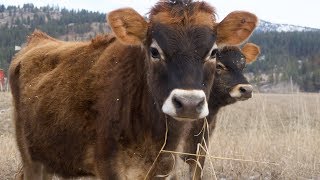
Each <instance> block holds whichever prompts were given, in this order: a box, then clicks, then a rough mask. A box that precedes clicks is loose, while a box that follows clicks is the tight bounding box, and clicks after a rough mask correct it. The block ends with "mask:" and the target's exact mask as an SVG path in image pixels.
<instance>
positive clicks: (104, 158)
mask: <svg viewBox="0 0 320 180" xmlns="http://www.w3.org/2000/svg"><path fill="white" fill-rule="evenodd" d="M97 142H98V143H97V145H96V153H95V154H96V161H97V172H96V174H97V175H98V177H99V179H102V180H118V179H119V175H118V174H117V170H116V169H115V168H116V167H115V164H116V162H115V159H114V158H115V156H116V152H117V150H118V146H117V143H116V141H115V139H113V138H103V137H99V138H98V140H97Z"/></svg>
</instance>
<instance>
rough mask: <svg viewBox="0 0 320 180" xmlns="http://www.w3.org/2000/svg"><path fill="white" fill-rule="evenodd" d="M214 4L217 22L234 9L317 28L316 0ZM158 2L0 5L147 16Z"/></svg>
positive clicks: (11, 1)
mask: <svg viewBox="0 0 320 180" xmlns="http://www.w3.org/2000/svg"><path fill="white" fill-rule="evenodd" d="M206 1H207V2H209V3H210V4H211V5H213V6H214V7H215V8H216V10H217V13H218V16H219V19H220V20H221V19H223V17H225V16H226V15H227V14H228V13H229V12H231V11H234V10H246V11H250V12H252V13H255V14H256V15H257V16H258V17H259V18H260V19H263V20H267V21H271V22H274V23H285V24H293V25H300V26H308V27H314V28H320V10H319V7H320V1H319V0H305V1H301V0H300V1H298V0H206ZM155 2H157V0H0V4H5V5H20V6H22V5H23V4H24V3H33V4H35V5H36V6H44V5H48V4H49V5H59V6H60V7H66V8H68V9H88V10H92V11H100V12H109V11H112V10H113V9H117V8H120V7H133V8H134V9H136V10H137V11H138V12H140V13H141V14H142V15H143V14H145V13H147V12H148V11H149V9H150V7H152V5H153V4H155Z"/></svg>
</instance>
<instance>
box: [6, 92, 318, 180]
mask: <svg viewBox="0 0 320 180" xmlns="http://www.w3.org/2000/svg"><path fill="white" fill-rule="evenodd" d="M11 117H12V106H11V98H10V94H8V93H3V92H0V154H1V155H0V179H1V180H6V179H12V178H13V177H14V174H15V173H16V172H17V170H18V167H19V164H20V159H19V154H18V151H17V148H16V143H15V139H14V127H13V124H12V121H11ZM213 134H214V135H213V138H212V139H211V141H210V147H211V148H210V154H211V156H213V158H211V162H212V164H213V169H212V167H211V165H210V163H209V162H210V160H209V159H207V161H206V166H205V168H204V179H214V178H215V177H216V178H217V179H221V180H222V179H223V180H227V179H320V138H319V137H320V94H303V93H298V94H282V95H279V94H255V95H254V97H253V98H252V99H250V100H248V101H244V102H238V103H236V104H234V105H231V106H228V107H227V108H224V109H222V111H221V112H220V113H219V117H218V122H217V128H216V129H215V131H214V133H213ZM228 158H230V159H228ZM245 160H249V161H245ZM253 161H255V162H253ZM265 162H269V163H265Z"/></svg>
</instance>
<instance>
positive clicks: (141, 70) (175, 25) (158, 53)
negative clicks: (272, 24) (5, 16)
mask: <svg viewBox="0 0 320 180" xmlns="http://www.w3.org/2000/svg"><path fill="white" fill-rule="evenodd" d="M189 3H190V4H188V6H184V5H185V4H183V3H182V4H180V1H179V2H178V3H176V2H171V1H170V2H164V1H163V2H160V3H159V4H158V5H157V6H156V7H155V8H154V9H153V10H152V13H151V17H150V19H151V23H150V24H149V25H148V23H147V22H145V20H144V19H143V18H142V17H141V16H140V15H138V14H137V13H136V12H135V11H133V10H132V9H123V10H118V11H114V12H112V13H110V16H109V22H110V24H111V27H112V29H113V31H114V32H115V35H105V36H99V37H97V38H95V39H93V40H92V41H90V42H63V41H59V40H56V39H53V38H51V37H49V36H47V35H46V34H44V33H42V32H35V33H34V34H33V35H32V36H31V37H30V38H29V42H28V44H27V46H26V47H25V48H24V49H22V50H21V51H20V52H19V53H18V54H17V55H16V57H15V59H14V60H13V62H12V64H11V66H10V85H11V88H12V94H13V100H14V106H15V124H16V135H17V142H18V147H19V150H20V152H21V155H22V161H23V166H24V167H23V168H24V169H23V170H24V171H23V172H24V174H23V176H24V178H25V179H41V178H43V179H46V178H50V176H51V175H52V174H53V173H55V174H58V175H61V176H63V177H78V176H85V175H90V176H96V177H99V178H101V179H143V178H145V177H146V178H148V179H149V178H153V177H155V176H157V175H160V176H161V175H167V176H163V177H168V178H174V177H175V175H174V174H172V173H171V172H173V170H177V171H178V169H177V168H176V167H173V164H174V163H175V161H176V159H177V158H176V157H174V156H172V155H171V154H168V153H163V154H161V155H160V156H159V158H158V159H156V157H157V155H158V153H159V151H160V150H161V148H162V146H163V144H164V139H165V135H166V130H168V135H167V139H166V144H165V146H164V148H165V149H166V150H172V151H183V152H189V153H196V149H197V144H198V143H201V140H202V137H201V136H194V135H195V134H198V133H199V132H200V131H201V129H202V127H203V123H204V119H203V117H204V116H206V115H207V113H208V111H206V109H207V98H208V97H209V92H210V89H211V86H212V83H213V77H214V70H215V59H214V58H213V56H212V54H211V52H212V50H213V47H215V46H216V45H215V46H214V42H215V41H216V42H219V43H221V44H223V45H224V44H237V43H240V42H241V41H243V40H244V39H246V38H247V37H248V36H249V35H250V34H251V32H252V31H253V29H254V28H255V26H256V17H255V16H254V15H252V14H249V13H240V14H241V15H242V16H241V18H238V17H237V16H235V15H234V14H233V15H230V16H229V17H228V18H226V20H224V21H223V22H222V23H220V24H219V25H218V26H217V24H216V23H215V21H214V20H215V19H214V18H213V17H212V14H213V10H212V8H210V7H209V6H207V5H206V4H205V3H195V4H193V2H191V1H190V2H189ZM175 8H176V9H175ZM175 11H176V12H175ZM181 12H184V13H181ZM170 13H173V14H170ZM237 13H239V12H237ZM170 16H173V17H174V18H170ZM179 17H180V19H179ZM175 18H177V19H179V20H178V21H174V20H175ZM177 19H176V20H177ZM246 20H247V22H246ZM239 23H240V25H239ZM232 24H234V25H233V26H232ZM226 25H228V26H226ZM215 26H217V28H215ZM229 26H230V27H229ZM215 29H218V30H217V31H218V32H219V33H218V34H217V39H216V38H215V37H216V35H215V31H214V30H215ZM243 29H246V30H245V31H243ZM224 32H226V34H228V33H230V32H234V34H236V35H235V37H234V38H231V37H232V36H225V34H224ZM165 33H167V34H165ZM164 35H165V37H170V38H171V39H167V41H162V40H161V37H163V36H164ZM179 38H180V39H179ZM168 42H169V44H168ZM166 46H168V47H166ZM169 46H170V48H169ZM149 48H150V52H149ZM190 50H191V51H190ZM170 53H171V54H170ZM165 60H166V61H165ZM185 99H187V101H185ZM168 107H170V108H168ZM172 108H173V109H172ZM186 109H188V111H186ZM189 110H190V112H192V113H190V112H189ZM191 158H195V157H191ZM178 159H179V158H178ZM155 160H156V163H155V165H154V166H153V165H152V164H153V162H154V161H155ZM188 163H189V164H190V167H191V173H192V174H193V173H194V172H196V171H195V170H196V163H195V162H194V161H189V162H188ZM149 169H151V171H150V173H149V174H147V172H148V170H149ZM194 174H195V175H196V178H200V173H199V172H198V173H194Z"/></svg>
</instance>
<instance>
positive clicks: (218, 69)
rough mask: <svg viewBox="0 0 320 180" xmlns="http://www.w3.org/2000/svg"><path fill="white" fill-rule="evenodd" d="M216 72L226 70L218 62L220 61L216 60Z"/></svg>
mask: <svg viewBox="0 0 320 180" xmlns="http://www.w3.org/2000/svg"><path fill="white" fill-rule="evenodd" d="M216 67H217V72H218V73H219V72H221V71H223V70H227V68H226V67H225V66H224V65H223V64H222V63H220V62H218V63H217V66H216Z"/></svg>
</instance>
